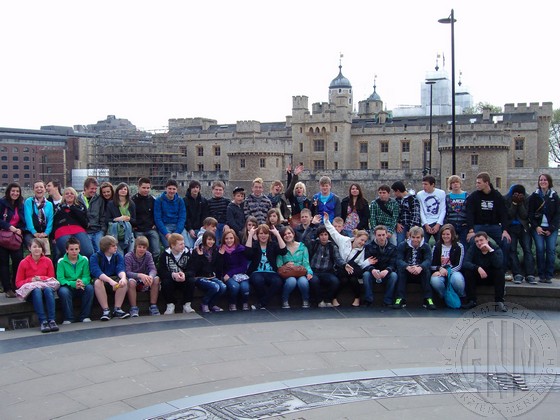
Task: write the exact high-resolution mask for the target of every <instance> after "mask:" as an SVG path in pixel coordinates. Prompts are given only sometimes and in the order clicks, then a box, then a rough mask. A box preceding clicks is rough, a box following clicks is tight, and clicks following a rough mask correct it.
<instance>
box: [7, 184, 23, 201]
mask: <svg viewBox="0 0 560 420" xmlns="http://www.w3.org/2000/svg"><path fill="white" fill-rule="evenodd" d="M20 195H21V190H20V189H19V188H18V187H13V188H12V189H11V190H10V198H11V199H12V200H13V201H16V200H17V199H18V198H19V196H20Z"/></svg>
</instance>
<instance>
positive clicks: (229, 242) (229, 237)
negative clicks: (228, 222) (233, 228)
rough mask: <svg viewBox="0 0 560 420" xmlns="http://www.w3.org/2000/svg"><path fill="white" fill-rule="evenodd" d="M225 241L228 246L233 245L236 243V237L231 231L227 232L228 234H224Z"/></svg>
mask: <svg viewBox="0 0 560 420" xmlns="http://www.w3.org/2000/svg"><path fill="white" fill-rule="evenodd" d="M224 243H225V244H226V246H228V247H232V246H233V245H235V238H234V237H233V235H232V234H231V233H226V235H225V236H224Z"/></svg>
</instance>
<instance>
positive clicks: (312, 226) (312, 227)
mask: <svg viewBox="0 0 560 420" xmlns="http://www.w3.org/2000/svg"><path fill="white" fill-rule="evenodd" d="M320 224H321V216H320V215H318V214H317V215H315V216H312V215H311V210H309V209H302V210H301V212H300V224H299V225H297V226H296V228H295V229H294V231H295V232H296V241H298V242H301V241H303V242H307V241H311V240H313V239H315V238H316V235H315V231H316V230H317V228H318V227H319V225H320Z"/></svg>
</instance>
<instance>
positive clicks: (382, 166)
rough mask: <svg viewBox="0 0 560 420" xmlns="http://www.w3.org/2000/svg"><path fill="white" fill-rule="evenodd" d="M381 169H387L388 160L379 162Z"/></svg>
mask: <svg viewBox="0 0 560 420" xmlns="http://www.w3.org/2000/svg"><path fill="white" fill-rule="evenodd" d="M380 165H381V169H389V162H380Z"/></svg>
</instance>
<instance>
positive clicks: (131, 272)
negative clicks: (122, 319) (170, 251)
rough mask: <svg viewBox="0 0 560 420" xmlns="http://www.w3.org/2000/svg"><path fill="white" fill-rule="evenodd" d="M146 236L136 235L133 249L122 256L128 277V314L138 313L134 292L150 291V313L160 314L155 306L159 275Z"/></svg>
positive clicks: (135, 314)
mask: <svg viewBox="0 0 560 420" xmlns="http://www.w3.org/2000/svg"><path fill="white" fill-rule="evenodd" d="M148 246H149V242H148V238H146V237H145V236H138V237H137V238H136V240H135V241H134V251H131V252H129V253H127V254H126V255H125V256H124V267H125V270H126V277H127V278H128V301H129V303H130V316H132V317H133V318H134V317H137V316H139V315H140V313H139V312H140V311H139V309H138V306H137V305H136V292H137V291H139V292H148V291H149V292H150V308H149V310H150V315H160V313H159V309H158V307H157V300H158V295H159V277H158V276H157V271H156V266H155V265H154V259H153V258H152V254H151V253H150V252H149V251H148Z"/></svg>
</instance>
